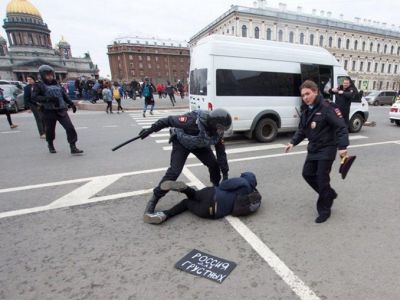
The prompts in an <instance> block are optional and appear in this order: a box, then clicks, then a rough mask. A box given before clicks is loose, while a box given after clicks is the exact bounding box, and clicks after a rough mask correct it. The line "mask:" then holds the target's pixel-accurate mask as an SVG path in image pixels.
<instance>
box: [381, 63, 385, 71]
mask: <svg viewBox="0 0 400 300" xmlns="http://www.w3.org/2000/svg"><path fill="white" fill-rule="evenodd" d="M383 72H385V63H382V67H381V73H383Z"/></svg>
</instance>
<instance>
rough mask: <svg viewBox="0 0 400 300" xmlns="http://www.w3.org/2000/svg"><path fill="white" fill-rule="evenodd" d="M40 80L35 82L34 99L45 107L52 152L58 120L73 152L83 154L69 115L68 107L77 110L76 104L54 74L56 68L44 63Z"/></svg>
mask: <svg viewBox="0 0 400 300" xmlns="http://www.w3.org/2000/svg"><path fill="white" fill-rule="evenodd" d="M39 76H40V79H41V80H40V81H39V82H38V83H37V84H35V86H34V89H33V93H32V101H34V102H37V103H40V104H41V106H42V109H43V119H44V121H45V125H46V140H47V143H48V147H49V151H50V153H56V152H57V151H56V149H55V148H54V143H53V142H54V139H55V137H56V133H55V130H56V124H57V121H58V122H60V124H61V125H62V126H63V127H64V129H65V131H66V132H67V139H68V143H69V145H70V149H71V154H81V153H83V151H82V150H79V149H78V148H77V147H76V142H77V140H78V135H77V133H76V131H75V128H74V125H73V124H72V122H71V119H70V118H69V116H68V112H67V111H68V107H71V108H72V111H73V113H75V112H76V106H75V105H74V103H73V102H72V101H71V99H70V98H69V97H68V96H67V94H66V92H65V90H64V88H63V87H62V86H60V85H59V84H58V83H57V81H56V79H55V76H54V69H53V68H52V67H50V66H48V65H42V66H41V67H40V68H39Z"/></svg>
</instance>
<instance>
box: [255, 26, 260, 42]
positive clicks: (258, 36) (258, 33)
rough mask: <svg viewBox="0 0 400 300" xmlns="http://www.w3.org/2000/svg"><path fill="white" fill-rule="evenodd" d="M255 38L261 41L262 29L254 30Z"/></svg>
mask: <svg viewBox="0 0 400 300" xmlns="http://www.w3.org/2000/svg"><path fill="white" fill-rule="evenodd" d="M254 37H255V38H256V39H259V38H260V28H258V27H256V28H255V29H254Z"/></svg>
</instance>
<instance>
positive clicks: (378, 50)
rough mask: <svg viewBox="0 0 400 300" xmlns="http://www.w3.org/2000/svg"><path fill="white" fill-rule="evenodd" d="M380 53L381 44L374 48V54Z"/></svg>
mask: <svg viewBox="0 0 400 300" xmlns="http://www.w3.org/2000/svg"><path fill="white" fill-rule="evenodd" d="M380 51H381V44H378V46H377V47H376V52H378V53H379V52H380Z"/></svg>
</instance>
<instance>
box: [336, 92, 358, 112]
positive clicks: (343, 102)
mask: <svg viewBox="0 0 400 300" xmlns="http://www.w3.org/2000/svg"><path fill="white" fill-rule="evenodd" d="M339 91H343V94H339V93H338V92H339ZM339 91H338V92H332V90H331V91H330V92H331V93H332V94H335V98H336V99H335V104H336V105H337V106H338V107H339V109H340V110H341V111H342V112H343V113H346V112H347V114H348V113H349V112H350V106H351V102H352V100H353V99H354V98H355V97H356V94H357V93H358V91H357V89H355V88H354V87H352V86H349V87H348V88H347V89H343V88H341V89H340V90H339Z"/></svg>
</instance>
